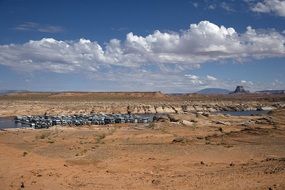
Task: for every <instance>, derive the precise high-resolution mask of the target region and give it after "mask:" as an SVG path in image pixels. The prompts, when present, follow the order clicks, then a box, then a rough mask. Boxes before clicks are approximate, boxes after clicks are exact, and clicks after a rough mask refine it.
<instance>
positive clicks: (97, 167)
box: [0, 95, 285, 190]
mask: <svg viewBox="0 0 285 190" xmlns="http://www.w3.org/2000/svg"><path fill="white" fill-rule="evenodd" d="M71 96H72V95H71ZM140 98H141V99H140V100H141V102H140V101H137V100H133V102H132V104H136V105H139V104H141V103H142V102H144V103H145V100H144V99H143V98H142V97H140ZM0 99H1V98H0ZM65 101H66V102H64V101H60V100H56V101H54V100H50V99H48V100H43V99H40V100H31V99H30V100H27V99H19V98H18V99H14V100H12V99H9V98H7V97H5V98H3V99H2V100H1V106H2V108H4V107H5V106H6V107H5V109H4V110H3V109H2V110H1V112H0V114H1V116H13V115H16V114H21V113H26V114H27V113H30V114H32V113H41V112H45V111H46V109H50V107H53V108H54V109H55V110H54V111H55V112H56V113H60V112H61V111H62V112H64V111H68V112H70V113H72V112H74V110H72V109H73V108H74V109H75V112H76V111H78V110H82V109H85V108H84V106H88V103H87V102H89V103H92V105H94V106H95V105H97V104H96V101H94V100H87V101H80V102H79V101H78V100H71V99H69V100H65ZM99 101H100V102H101V103H102V105H103V103H104V101H102V99H100V100H98V102H97V103H99ZM124 101H125V100H121V101H119V100H116V101H113V102H112V101H111V100H108V101H106V102H105V103H106V105H109V106H112V105H113V106H114V105H128V104H129V103H124ZM165 101H166V102H170V104H171V103H172V104H173V105H179V104H181V105H182V104H184V103H185V102H184V100H183V102H182V101H181V100H177V99H175V100H174V99H172V101H167V98H166V100H165ZM219 101H221V100H219ZM223 101H224V100H223ZM231 101H232V100H231ZM234 101H235V100H234ZM264 101H265V102H263V103H264V104H265V105H266V104H270V105H271V104H273V103H274V101H273V102H272V101H267V102H266V100H264ZM52 102H54V104H52V106H51V103H52ZM55 102H59V103H60V106H58V104H59V103H58V104H56V103H55ZM67 102H68V103H67ZM160 103H161V102H156V100H153V99H152V100H151V101H149V102H147V104H150V105H152V104H153V105H158V104H160ZM162 104H166V103H164V102H163V103H162ZM195 104H197V105H198V104H199V102H195ZM250 104H255V103H254V102H253V101H250ZM76 105H80V106H81V108H80V109H76ZM45 106H46V107H45ZM114 107H115V106H114ZM31 109H32V110H33V109H34V112H33V111H31ZM108 109H110V111H114V110H112V109H111V108H108ZM115 110H116V109H115ZM83 111H84V110H83ZM85 111H86V110H85ZM88 111H89V108H88ZM125 111H126V110H125ZM284 179H285V109H284V108H278V109H275V110H274V111H272V112H270V114H269V115H266V116H225V115H219V114H218V115H214V114H209V115H204V116H203V115H202V114H196V113H190V112H187V113H180V112H177V113H171V114H170V116H169V117H167V118H165V119H164V120H161V121H160V122H156V123H150V124H115V125H107V126H84V127H61V126H58V127H52V128H50V129H41V130H32V129H9V130H1V131H0V184H1V187H0V189H32V190H33V189H34V190H39V189H285V181H284Z"/></svg>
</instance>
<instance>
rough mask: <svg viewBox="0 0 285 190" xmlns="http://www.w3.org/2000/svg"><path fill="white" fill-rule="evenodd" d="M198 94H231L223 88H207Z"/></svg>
mask: <svg viewBox="0 0 285 190" xmlns="http://www.w3.org/2000/svg"><path fill="white" fill-rule="evenodd" d="M196 93H197V94H228V93H230V91H229V90H227V89H223V88H205V89H202V90H200V91H198V92H196Z"/></svg>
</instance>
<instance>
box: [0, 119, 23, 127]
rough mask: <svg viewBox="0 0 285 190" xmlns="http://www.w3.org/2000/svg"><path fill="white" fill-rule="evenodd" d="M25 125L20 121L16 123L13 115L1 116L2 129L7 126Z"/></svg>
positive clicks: (0, 125)
mask: <svg viewBox="0 0 285 190" xmlns="http://www.w3.org/2000/svg"><path fill="white" fill-rule="evenodd" d="M19 127H24V126H22V124H20V123H15V121H14V118H12V117H0V129H5V128H19Z"/></svg>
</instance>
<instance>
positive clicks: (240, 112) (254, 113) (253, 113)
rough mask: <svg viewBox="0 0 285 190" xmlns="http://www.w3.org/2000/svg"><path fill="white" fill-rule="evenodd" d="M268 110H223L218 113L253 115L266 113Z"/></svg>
mask: <svg viewBox="0 0 285 190" xmlns="http://www.w3.org/2000/svg"><path fill="white" fill-rule="evenodd" d="M268 112H269V111H256V110H248V111H221V112H218V113H221V114H229V115H231V116H251V115H266V114H267V113H268Z"/></svg>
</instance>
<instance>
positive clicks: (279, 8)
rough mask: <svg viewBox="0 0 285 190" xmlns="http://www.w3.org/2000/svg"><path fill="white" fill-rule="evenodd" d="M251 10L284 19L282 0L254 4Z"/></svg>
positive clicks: (284, 9)
mask: <svg viewBox="0 0 285 190" xmlns="http://www.w3.org/2000/svg"><path fill="white" fill-rule="evenodd" d="M251 10H252V11H254V12H260V13H274V14H276V15H278V16H281V17H285V1H284V0H263V1H260V2H257V3H255V4H254V5H253V6H252V7H251Z"/></svg>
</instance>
